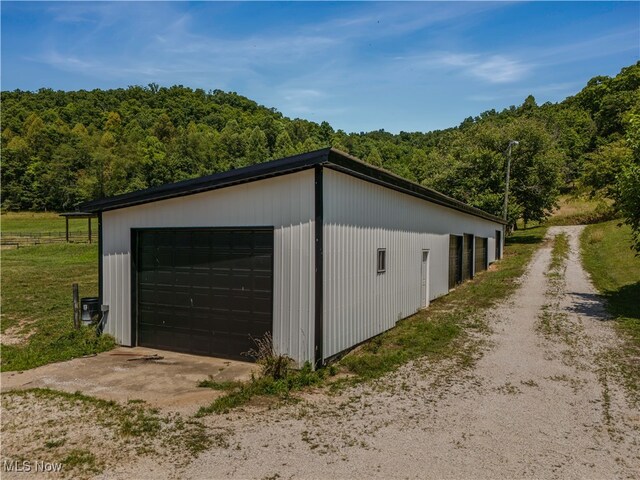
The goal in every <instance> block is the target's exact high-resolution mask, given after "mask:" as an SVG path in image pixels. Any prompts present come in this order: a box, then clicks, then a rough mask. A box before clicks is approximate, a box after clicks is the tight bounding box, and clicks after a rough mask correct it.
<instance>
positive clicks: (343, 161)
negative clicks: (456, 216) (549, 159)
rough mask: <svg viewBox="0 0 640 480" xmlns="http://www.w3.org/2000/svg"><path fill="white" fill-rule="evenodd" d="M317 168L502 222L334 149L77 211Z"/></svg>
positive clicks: (122, 197) (132, 194)
mask: <svg viewBox="0 0 640 480" xmlns="http://www.w3.org/2000/svg"><path fill="white" fill-rule="evenodd" d="M316 165H321V166H324V167H327V168H331V169H334V170H337V171H340V172H343V173H346V174H348V175H352V176H355V177H358V178H361V179H363V180H366V181H368V182H373V183H376V184H378V185H382V186H384V187H387V188H391V189H393V190H397V191H399V192H402V193H406V194H408V195H412V196H414V197H418V198H421V199H423V200H427V201H429V202H432V203H436V204H438V205H443V206H445V207H449V208H453V209H455V210H458V211H461V212H464V213H468V214H471V215H475V216H477V217H481V218H485V219H487V220H492V221H494V222H498V223H502V224H504V223H505V222H504V220H502V219H501V218H499V217H496V216H494V215H491V214H489V213H486V212H484V211H482V210H480V209H478V208H475V207H472V206H470V205H467V204H466V203H463V202H460V201H458V200H455V199H453V198H451V197H448V196H446V195H443V194H442V193H440V192H436V191H435V190H432V189H430V188H426V187H423V186H422V185H418V184H417V183H414V182H411V181H409V180H406V179H404V178H402V177H399V176H397V175H394V174H393V173H391V172H388V171H386V170H383V169H381V168H376V167H373V166H371V165H369V164H367V163H364V162H363V161H361V160H359V159H357V158H355V157H353V156H351V155H348V154H346V153H344V152H341V151H339V150H336V149H335V148H324V149H321V150H316V151H314V152H309V153H303V154H301V155H294V156H292V157H287V158H282V159H280V160H273V161H271V162H265V163H259V164H257V165H251V166H249V167H244V168H238V169H236V170H229V171H228V172H222V173H216V174H213V175H208V176H206V177H199V178H193V179H191V180H184V181H182V182H177V183H168V184H166V185H161V186H159V187H152V188H147V189H145V190H138V191H136V192H130V193H124V194H122V195H116V196H115V197H109V198H102V199H100V200H93V201H90V202H85V203H83V204H80V205H78V209H79V210H82V211H83V212H103V211H107V210H115V209H118V208H125V207H130V206H133V205H140V204H143V203H149V202H154V201H157V200H164V199H167V198H174V197H181V196H184V195H192V194H194V193H200V192H206V191H208V190H215V189H218V188H224V187H229V186H231V185H238V184H241V183H246V182H253V181H255V180H260V179H263V178H269V177H275V176H279V175H285V174H288V173H293V172H297V171H300V170H306V169H308V168H312V167H315V166H316Z"/></svg>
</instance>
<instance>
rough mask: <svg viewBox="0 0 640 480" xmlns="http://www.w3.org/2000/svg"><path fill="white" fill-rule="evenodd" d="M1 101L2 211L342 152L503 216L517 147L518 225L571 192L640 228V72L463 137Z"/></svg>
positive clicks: (181, 91) (165, 96)
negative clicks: (605, 201)
mask: <svg viewBox="0 0 640 480" xmlns="http://www.w3.org/2000/svg"><path fill="white" fill-rule="evenodd" d="M1 101H2V110H3V115H2V127H1V128H2V140H1V141H2V191H1V194H2V207H3V209H5V210H54V211H63V210H71V209H73V208H74V207H75V205H77V204H78V203H79V202H82V201H85V200H90V199H96V198H101V197H105V196H111V195H116V194H119V193H125V192H129V191H132V190H138V189H142V188H147V187H152V186H156V185H161V184H164V183H168V182H174V181H179V180H184V179H188V178H193V177H197V176H202V175H207V174H211V173H216V172H221V171H226V170H229V169H232V168H240V167H244V166H247V165H252V164H256V163H260V162H264V161H268V160H270V159H274V158H281V157H285V156H288V155H293V154H296V153H302V152H307V151H311V150H315V149H318V148H322V147H326V146H333V147H336V148H338V149H340V150H343V151H345V152H347V153H350V154H352V155H354V156H356V157H359V158H361V159H363V160H364V161H366V162H369V163H370V164H372V165H375V166H379V167H382V168H385V169H387V170H390V171H392V172H394V173H396V174H398V175H401V176H403V177H405V178H408V179H410V180H413V181H415V182H418V183H420V184H422V185H425V186H427V187H431V188H434V189H436V190H439V191H441V192H443V193H445V194H447V195H450V196H452V197H454V198H457V199H459V200H462V201H464V202H466V203H469V204H471V205H474V206H476V207H479V208H481V209H483V210H485V211H487V212H490V213H493V214H496V215H500V214H501V210H502V201H503V195H504V182H505V150H506V148H507V145H508V143H509V141H510V140H512V139H513V140H518V141H519V145H518V146H517V147H516V148H514V149H513V152H512V171H511V178H512V180H511V201H510V204H509V212H508V214H509V220H510V222H512V223H514V222H515V220H516V219H523V220H524V221H525V223H527V222H531V221H539V220H543V219H544V218H545V217H546V216H548V215H549V213H550V212H551V211H552V209H553V208H554V206H555V205H556V202H557V199H558V195H559V194H560V193H561V192H563V191H565V192H566V191H576V190H577V191H588V192H589V193H590V194H592V195H595V196H600V197H603V198H604V197H608V198H611V199H614V200H615V202H616V203H615V205H616V207H617V208H618V209H619V210H620V212H621V213H622V214H623V215H625V217H626V218H627V220H628V221H629V223H631V224H632V226H633V227H634V228H635V231H636V232H638V231H639V230H640V220H639V218H640V200H638V198H639V197H640V180H639V177H640V63H637V64H635V65H631V66H629V67H626V68H624V69H622V71H621V72H620V73H619V74H618V75H616V76H615V77H605V76H599V77H595V78H593V79H591V80H590V81H589V82H588V83H587V85H586V86H585V87H584V88H583V89H582V90H581V91H580V92H578V93H577V94H576V95H574V96H571V97H568V98H567V99H565V100H564V101H562V102H559V103H545V104H543V105H538V104H537V103H536V101H535V99H534V98H533V97H532V96H529V97H527V98H526V99H525V100H524V102H523V103H522V104H521V105H519V106H512V107H509V108H507V109H504V110H502V111H500V112H498V111H495V110H490V111H487V112H484V113H482V114H480V115H478V116H477V117H470V118H467V119H465V120H464V121H463V122H462V123H461V124H460V125H458V126H457V127H454V128H449V129H445V130H438V131H432V132H400V133H399V134H391V133H389V132H385V131H384V130H379V131H373V132H360V133H346V132H344V131H342V130H335V129H334V128H332V127H331V125H329V124H328V123H327V122H322V123H315V122H310V121H307V120H304V119H299V118H296V119H290V118H287V117H285V116H283V115H282V114H281V113H280V112H278V111H277V110H275V109H273V108H267V107H265V106H262V105H259V104H257V103H256V102H254V101H252V100H250V99H248V98H245V97H243V96H241V95H238V94H236V93H233V92H224V91H221V90H213V91H209V92H205V91H204V90H202V89H195V90H194V89H191V88H187V87H183V86H173V87H169V88H165V87H160V86H158V85H156V84H150V85H148V86H147V87H141V86H131V87H128V88H122V89H114V90H92V91H85V90H80V91H69V92H65V91H54V90H51V89H46V88H45V89H41V90H38V91H37V92H30V91H20V90H16V91H3V92H1ZM634 218H635V220H634ZM634 222H635V223H634ZM636 246H637V247H638V248H640V239H639V238H638V236H636Z"/></svg>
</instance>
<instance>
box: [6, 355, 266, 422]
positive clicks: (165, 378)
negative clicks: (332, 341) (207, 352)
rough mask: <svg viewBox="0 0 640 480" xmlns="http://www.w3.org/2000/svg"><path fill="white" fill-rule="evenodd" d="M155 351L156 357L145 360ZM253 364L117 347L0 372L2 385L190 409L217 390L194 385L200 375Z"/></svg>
mask: <svg viewBox="0 0 640 480" xmlns="http://www.w3.org/2000/svg"><path fill="white" fill-rule="evenodd" d="M154 355H157V356H158V357H157V358H158V359H155V360H145V358H150V357H153V356H154ZM159 357H162V358H159ZM256 368H257V366H256V364H255V363H248V362H240V361H234V360H227V359H221V358H215V357H203V356H196V355H188V354H184V353H175V352H168V351H160V350H154V349H150V348H143V347H136V348H125V347H121V348H116V349H114V350H111V351H109V352H104V353H100V354H98V355H95V356H92V357H86V358H76V359H74V360H70V361H68V362H60V363H54V364H50V365H45V366H42V367H38V368H34V369H32V370H27V371H24V372H4V373H2V390H3V391H7V390H13V389H26V388H51V389H54V390H62V391H65V392H69V393H74V392H81V393H83V394H85V395H91V396H94V397H97V398H102V399H105V400H115V401H118V402H127V401H129V400H134V399H135V400H144V401H145V402H146V403H147V404H149V405H150V406H153V407H158V408H162V409H166V410H171V411H181V412H184V413H190V412H194V411H196V410H197V409H198V408H199V407H200V406H202V405H206V404H208V403H210V402H211V401H213V400H214V399H215V398H217V397H218V396H220V395H221V392H219V391H216V390H212V389H210V388H200V387H198V382H199V381H200V380H204V379H207V378H208V377H209V375H211V376H212V377H213V378H214V379H215V380H216V381H220V382H222V381H243V380H248V379H249V378H250V377H251V372H252V371H254V370H255V369H256Z"/></svg>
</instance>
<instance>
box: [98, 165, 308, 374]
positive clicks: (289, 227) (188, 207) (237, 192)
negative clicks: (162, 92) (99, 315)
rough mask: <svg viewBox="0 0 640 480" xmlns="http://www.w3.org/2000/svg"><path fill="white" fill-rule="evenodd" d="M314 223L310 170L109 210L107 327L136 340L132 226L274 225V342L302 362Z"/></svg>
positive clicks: (105, 226) (123, 339) (122, 338)
mask: <svg viewBox="0 0 640 480" xmlns="http://www.w3.org/2000/svg"><path fill="white" fill-rule="evenodd" d="M314 224H315V222H314V173H313V170H307V171H303V172H299V173H295V174H290V175H284V176H280V177H276V178H271V179H266V180H262V181H257V182H251V183H246V184H243V185H237V186H233V187H228V188H224V189H220V190H214V191H210V192H204V193H199V194H194V195H189V196H185V197H180V198H175V199H169V200H162V201H157V202H153V203H148V204H144V205H139V206H135V207H129V208H124V209H119V210H114V211H109V212H104V213H103V216H102V232H103V257H102V258H103V292H104V299H103V302H104V303H105V304H107V305H109V317H108V320H107V324H106V331H107V332H108V333H110V334H112V335H114V336H115V337H116V339H117V341H118V342H119V343H120V344H123V345H130V344H131V305H130V295H131V270H130V268H131V267H130V266H131V257H130V241H131V234H130V232H131V229H132V228H145V227H216V226H220V227H233V226H273V227H274V228H275V232H274V236H275V238H274V293H273V295H274V303H273V309H274V311H273V318H274V325H273V338H274V343H275V345H276V348H277V349H278V350H279V351H280V352H281V353H284V354H287V355H289V356H291V357H292V358H294V359H295V360H296V361H298V362H299V363H300V364H302V363H303V362H304V361H306V360H312V359H313V344H314V338H313V332H314V302H315V300H314V298H315V296H314V292H315V281H314V278H315V277H314V256H313V246H314V239H315V230H314V229H315V225H314Z"/></svg>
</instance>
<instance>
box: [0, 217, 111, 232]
mask: <svg viewBox="0 0 640 480" xmlns="http://www.w3.org/2000/svg"><path fill="white" fill-rule="evenodd" d="M0 221H1V222H2V223H1V226H2V231H3V232H8V233H48V232H58V233H63V234H64V231H65V220H64V218H62V217H61V216H59V214H57V213H53V212H2V215H0ZM91 222H92V223H91V230H92V231H93V234H94V235H97V234H98V219H96V218H92V219H91ZM87 230H88V226H87V219H86V218H83V219H71V220H69V231H70V232H87ZM96 238H97V237H96Z"/></svg>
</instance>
